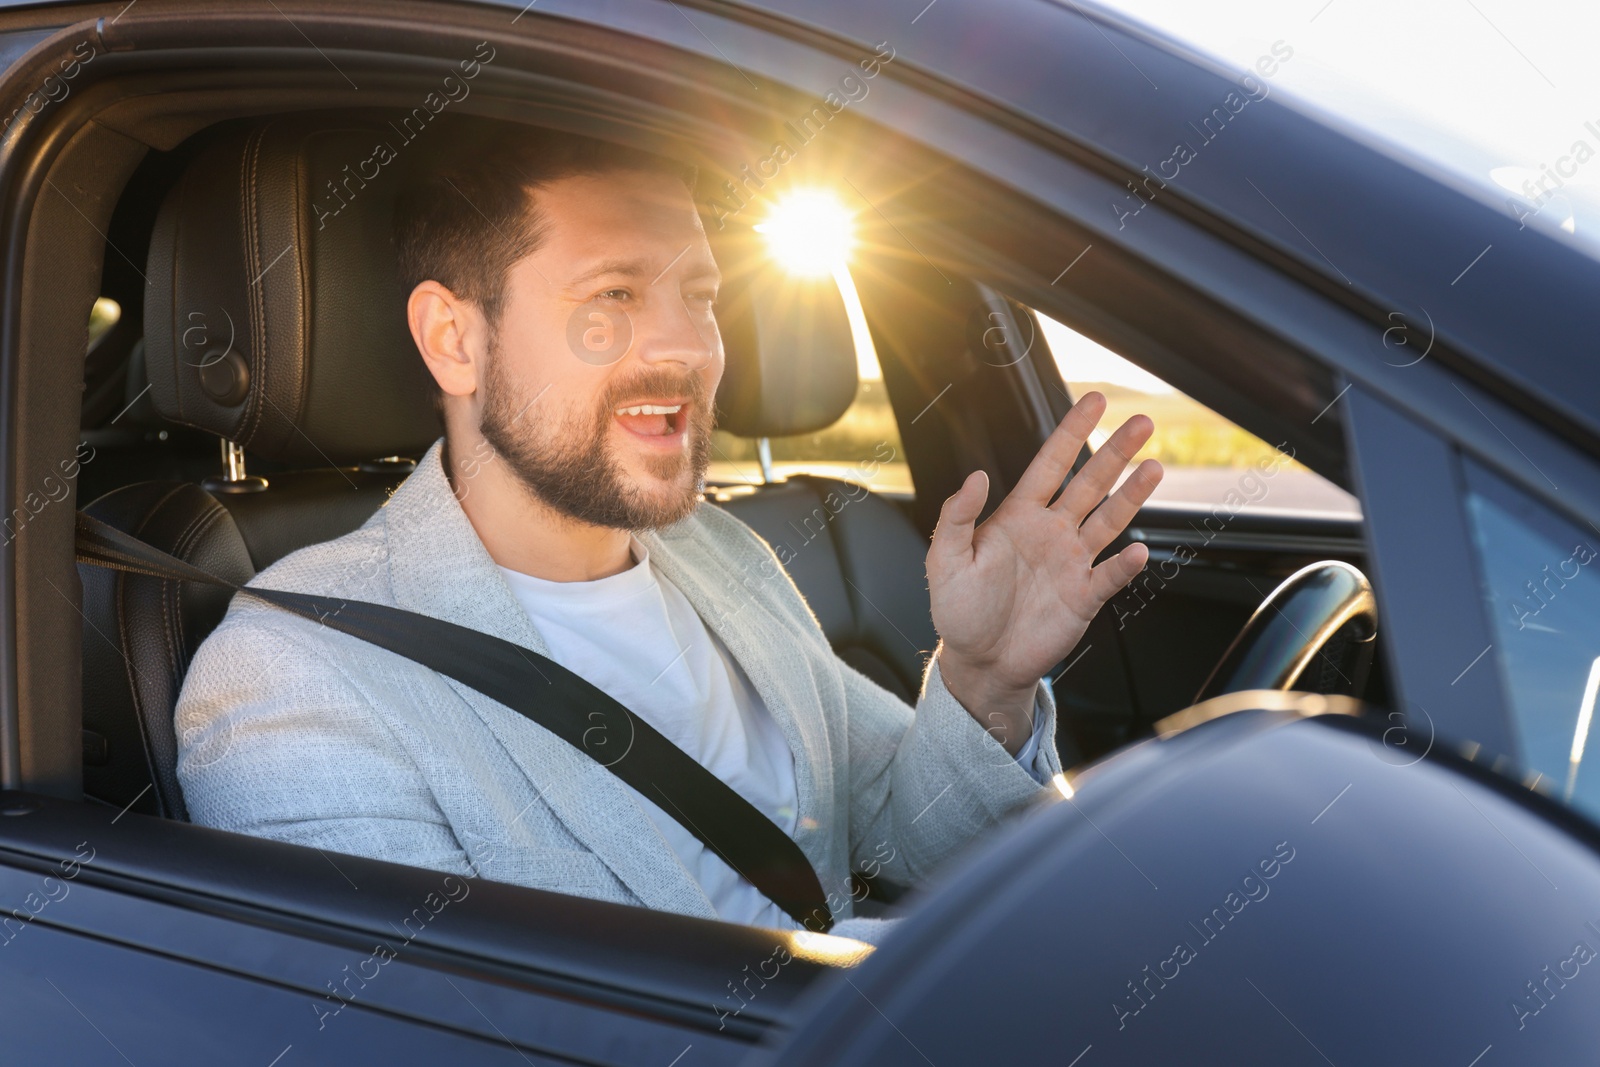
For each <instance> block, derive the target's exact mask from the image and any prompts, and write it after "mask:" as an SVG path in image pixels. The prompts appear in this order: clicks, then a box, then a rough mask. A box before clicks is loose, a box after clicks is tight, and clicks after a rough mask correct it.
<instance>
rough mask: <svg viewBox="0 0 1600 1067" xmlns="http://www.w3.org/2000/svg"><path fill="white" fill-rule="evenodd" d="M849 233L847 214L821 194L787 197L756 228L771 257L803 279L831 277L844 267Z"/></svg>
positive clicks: (850, 244)
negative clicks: (816, 276) (763, 238)
mask: <svg viewBox="0 0 1600 1067" xmlns="http://www.w3.org/2000/svg"><path fill="white" fill-rule="evenodd" d="M853 229H854V228H853V226H852V225H851V217H850V212H848V211H846V210H845V207H844V205H843V204H841V203H839V200H838V198H837V197H835V196H834V195H833V194H832V193H827V192H823V191H822V190H807V191H804V192H797V193H791V194H790V195H789V196H787V197H785V198H784V199H782V200H780V201H779V202H778V203H777V204H776V205H775V206H774V207H773V209H772V213H771V214H770V215H768V216H767V220H766V221H765V222H762V223H760V224H759V225H757V226H756V232H757V233H759V234H762V235H763V236H765V237H766V239H767V246H768V247H769V248H770V249H771V250H772V255H773V257H774V258H775V259H777V261H778V262H779V263H781V264H782V265H783V267H784V268H785V269H786V270H788V271H790V272H792V273H794V274H803V275H824V274H832V273H834V272H835V271H836V270H837V269H838V268H840V267H842V266H844V265H845V263H846V262H847V261H848V260H849V258H850V249H851V248H852V247H853V245H854V243H855V235H854V233H853Z"/></svg>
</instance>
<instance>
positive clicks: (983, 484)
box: [928, 470, 989, 564]
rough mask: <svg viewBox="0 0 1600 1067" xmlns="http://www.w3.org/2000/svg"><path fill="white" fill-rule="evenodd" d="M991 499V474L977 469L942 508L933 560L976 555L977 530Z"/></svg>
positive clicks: (930, 552) (955, 560) (945, 561)
mask: <svg viewBox="0 0 1600 1067" xmlns="http://www.w3.org/2000/svg"><path fill="white" fill-rule="evenodd" d="M987 499H989V475H988V474H987V473H985V472H984V471H981V470H976V471H973V472H972V473H971V474H969V475H967V480H966V481H964V482H962V483H961V488H960V489H957V490H956V491H955V493H954V494H953V495H951V497H950V498H949V499H948V500H946V501H945V502H944V507H942V508H940V509H939V523H938V525H937V526H935V527H934V528H933V545H932V547H930V548H929V549H928V561H929V563H939V564H952V563H964V562H966V561H968V560H970V559H971V558H972V533H973V529H974V526H975V525H976V523H977V521H978V515H979V514H980V513H981V512H982V511H983V502H984V501H985V500H987Z"/></svg>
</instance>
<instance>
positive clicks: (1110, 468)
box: [1050, 415, 1156, 525]
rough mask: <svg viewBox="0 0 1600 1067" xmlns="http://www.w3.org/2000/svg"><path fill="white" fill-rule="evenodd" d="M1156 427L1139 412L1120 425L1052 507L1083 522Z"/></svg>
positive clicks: (1146, 416)
mask: <svg viewBox="0 0 1600 1067" xmlns="http://www.w3.org/2000/svg"><path fill="white" fill-rule="evenodd" d="M1155 430H1156V424H1155V423H1154V422H1152V421H1151V420H1150V416H1148V415H1135V416H1133V417H1132V418H1130V419H1129V420H1128V421H1127V422H1125V423H1123V424H1122V425H1121V426H1119V427H1117V432H1116V433H1114V434H1112V435H1111V437H1110V438H1109V439H1108V440H1107V441H1106V443H1105V444H1103V445H1101V446H1100V447H1099V448H1097V449H1095V452H1094V458H1092V459H1091V460H1089V462H1087V463H1085V464H1084V465H1083V469H1082V470H1080V471H1079V472H1078V473H1077V474H1076V475H1074V476H1073V479H1072V481H1070V482H1068V483H1067V487H1066V488H1065V489H1063V490H1062V491H1061V499H1059V500H1057V501H1056V502H1055V503H1054V504H1052V505H1050V507H1051V510H1053V511H1055V512H1057V513H1058V514H1061V515H1064V516H1066V517H1068V518H1070V519H1071V520H1072V521H1073V523H1074V524H1075V525H1078V524H1082V522H1083V519H1084V516H1086V515H1088V514H1089V512H1091V511H1093V510H1094V509H1095V506H1096V505H1098V504H1099V503H1100V501H1102V500H1104V499H1105V498H1106V494H1107V493H1109V492H1110V491H1111V487H1112V486H1113V485H1116V484H1117V478H1119V477H1120V476H1121V475H1122V472H1123V471H1124V470H1126V469H1127V467H1128V463H1129V461H1131V460H1132V459H1133V457H1134V454H1135V453H1137V452H1138V451H1139V449H1141V448H1143V447H1144V445H1145V442H1146V441H1148V440H1150V435H1151V434H1153V433H1155Z"/></svg>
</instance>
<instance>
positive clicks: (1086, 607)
mask: <svg viewBox="0 0 1600 1067" xmlns="http://www.w3.org/2000/svg"><path fill="white" fill-rule="evenodd" d="M1104 412H1105V398H1104V397H1103V396H1101V395H1100V394H1099V393H1089V394H1087V395H1085V396H1084V397H1083V398H1082V399H1081V400H1080V401H1079V402H1078V403H1077V405H1075V406H1074V407H1073V409H1072V411H1071V412H1069V413H1068V415H1067V417H1066V418H1065V419H1063V420H1062V422H1061V425H1060V426H1058V427H1057V428H1056V430H1055V431H1054V432H1053V433H1052V434H1051V435H1050V438H1049V439H1048V440H1047V441H1046V442H1045V444H1044V446H1043V447H1042V448H1041V449H1040V450H1039V454H1038V455H1037V456H1035V457H1034V460H1033V462H1032V463H1031V464H1029V466H1028V469H1027V471H1025V472H1024V474H1023V476H1022V478H1021V479H1020V480H1019V481H1018V483H1017V486H1016V488H1015V489H1014V490H1013V491H1012V492H1011V494H1010V495H1009V496H1008V497H1007V498H1006V499H1005V501H1004V502H1002V503H1001V505H1000V506H999V507H998V508H997V509H996V510H995V512H994V514H993V515H991V516H990V517H989V518H988V519H987V520H986V521H985V522H984V523H983V525H982V526H980V527H977V528H976V529H974V527H973V523H974V522H975V520H976V519H977V516H978V514H979V512H980V511H981V510H982V508H983V502H984V499H985V497H986V496H987V495H988V479H987V476H985V475H983V474H982V472H976V473H974V474H973V475H972V476H971V477H969V478H968V479H967V481H966V482H965V483H964V484H963V485H962V487H961V489H960V490H959V491H958V492H957V493H956V494H955V495H954V496H952V497H951V498H950V499H949V500H947V501H946V502H945V505H944V509H943V511H942V512H941V514H940V517H939V526H938V529H936V530H935V531H934V538H933V545H932V547H931V548H930V550H929V552H928V583H929V592H930V595H931V598H932V608H933V621H934V625H935V627H936V628H937V629H938V631H939V635H940V638H941V642H942V648H941V652H940V663H941V669H942V670H943V672H944V677H945V679H946V682H947V684H949V685H950V686H951V692H952V693H953V694H955V695H956V696H957V699H959V700H961V701H962V703H963V704H964V705H965V706H966V707H967V709H968V711H969V712H972V713H973V714H974V715H975V716H976V715H977V714H978V710H977V708H976V707H974V703H986V702H987V700H986V699H984V698H983V694H995V695H997V696H998V695H1002V694H1011V695H1016V694H1022V693H1024V692H1025V693H1027V694H1031V693H1032V691H1033V687H1034V685H1035V684H1036V683H1037V681H1038V679H1039V678H1040V676H1041V675H1043V674H1044V672H1046V671H1048V670H1049V669H1050V667H1051V666H1052V665H1053V664H1055V663H1057V662H1058V661H1060V660H1061V659H1063V658H1065V656H1066V655H1067V654H1068V653H1070V652H1071V651H1072V649H1073V648H1074V647H1075V646H1076V645H1077V644H1078V642H1079V641H1080V640H1081V639H1082V637H1083V634H1084V631H1085V630H1086V629H1087V628H1088V626H1089V622H1090V621H1091V620H1092V619H1093V618H1094V616H1095V614H1096V613H1097V612H1099V610H1100V608H1101V607H1102V606H1103V605H1104V604H1105V602H1106V601H1107V600H1109V599H1110V598H1111V597H1112V596H1113V595H1115V594H1116V592H1117V591H1118V590H1120V589H1122V588H1123V586H1125V585H1127V583H1128V582H1129V581H1131V580H1132V579H1133V577H1134V576H1135V575H1137V574H1138V573H1139V571H1140V570H1141V569H1142V568H1143V567H1144V564H1145V561H1146V559H1147V558H1148V551H1147V550H1146V549H1145V547H1144V546H1143V545H1140V544H1134V545H1129V546H1128V547H1127V548H1125V549H1123V550H1122V551H1121V552H1119V553H1118V554H1116V555H1114V556H1112V557H1110V558H1108V559H1106V560H1104V561H1103V562H1101V563H1100V564H1099V565H1096V564H1095V562H1094V560H1095V557H1096V556H1098V555H1099V554H1100V552H1101V551H1103V550H1104V549H1105V548H1106V547H1107V546H1108V545H1109V544H1110V543H1111V542H1112V541H1113V540H1115V538H1116V537H1117V536H1118V535H1119V534H1121V533H1122V531H1123V530H1124V529H1125V528H1126V527H1127V525H1128V523H1129V522H1131V521H1132V519H1133V516H1134V514H1135V513H1136V512H1137V511H1138V509H1139V507H1140V506H1141V505H1142V504H1143V503H1144V502H1145V500H1146V499H1148V498H1149V496H1150V493H1151V491H1152V490H1154V489H1155V487H1156V485H1157V484H1158V483H1159V482H1160V480H1161V465H1160V464H1159V463H1157V462H1156V461H1155V460H1146V461H1145V462H1144V463H1142V464H1140V466H1139V467H1138V469H1137V470H1135V471H1134V472H1133V474H1132V475H1131V476H1129V478H1128V479H1127V480H1126V481H1125V482H1124V483H1123V485H1122V486H1121V488H1119V489H1118V490H1117V491H1116V492H1115V493H1113V494H1111V495H1110V496H1109V497H1107V493H1108V492H1109V490H1110V489H1111V487H1112V486H1113V485H1114V484H1115V481H1116V479H1117V477H1118V475H1119V474H1120V473H1121V472H1122V470H1123V469H1124V468H1125V467H1126V464H1127V457H1129V456H1132V455H1133V454H1134V453H1136V452H1137V451H1138V450H1139V449H1140V448H1141V447H1142V446H1143V445H1144V443H1145V442H1146V441H1147V440H1149V437H1150V434H1151V433H1152V431H1153V429H1154V425H1153V424H1152V423H1151V421H1150V420H1149V419H1148V418H1146V417H1145V416H1143V415H1136V416H1134V417H1133V418H1131V419H1129V420H1128V421H1127V422H1126V423H1124V424H1123V425H1122V426H1121V427H1120V428H1119V429H1118V430H1117V432H1116V433H1115V434H1113V435H1112V436H1111V438H1110V439H1109V440H1108V441H1107V442H1106V443H1105V444H1104V445H1102V446H1101V447H1100V449H1099V450H1098V451H1097V452H1096V453H1095V455H1094V457H1093V458H1092V459H1091V460H1090V461H1089V462H1088V463H1087V464H1085V465H1084V467H1083V469H1082V470H1081V471H1080V472H1079V473H1078V474H1077V476H1076V477H1074V478H1073V479H1072V480H1071V481H1070V482H1069V483H1068V484H1067V486H1066V488H1065V489H1064V490H1062V492H1061V495H1060V497H1059V498H1058V499H1057V500H1056V501H1055V502H1054V503H1051V502H1050V498H1051V496H1052V495H1053V494H1054V493H1055V490H1056V488H1057V487H1058V486H1060V485H1061V480H1062V479H1063V478H1064V477H1065V476H1066V474H1067V472H1068V471H1069V470H1070V469H1071V466H1072V462H1073V459H1074V458H1075V457H1076V456H1077V455H1078V452H1079V451H1080V450H1081V449H1082V447H1083V443H1084V441H1085V440H1087V438H1088V436H1089V434H1090V433H1091V432H1092V431H1093V430H1094V428H1095V426H1096V425H1097V424H1098V423H1099V421H1100V418H1101V416H1102V415H1103V414H1104ZM1102 501H1103V503H1102ZM958 686H959V687H960V688H962V689H965V690H966V691H967V692H968V693H971V694H972V696H973V698H974V700H973V702H969V701H968V700H967V699H965V698H964V694H963V693H962V692H958V691H957V687H958ZM980 721H981V720H980Z"/></svg>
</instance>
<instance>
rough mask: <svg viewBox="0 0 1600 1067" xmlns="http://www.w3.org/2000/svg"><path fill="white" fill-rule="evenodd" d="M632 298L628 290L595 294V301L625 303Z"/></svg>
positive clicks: (614, 290) (608, 290) (604, 291)
mask: <svg viewBox="0 0 1600 1067" xmlns="http://www.w3.org/2000/svg"><path fill="white" fill-rule="evenodd" d="M632 296H633V293H632V291H630V290H628V289H606V290H603V291H601V292H599V293H596V294H595V299H596V300H612V301H625V300H627V299H629V298H630V297H632Z"/></svg>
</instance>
